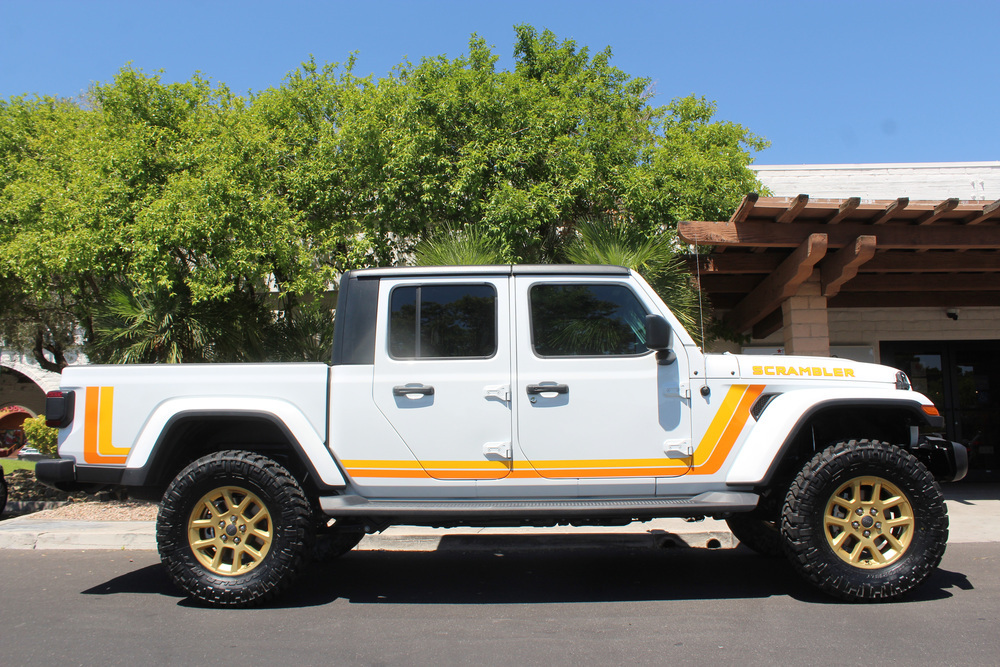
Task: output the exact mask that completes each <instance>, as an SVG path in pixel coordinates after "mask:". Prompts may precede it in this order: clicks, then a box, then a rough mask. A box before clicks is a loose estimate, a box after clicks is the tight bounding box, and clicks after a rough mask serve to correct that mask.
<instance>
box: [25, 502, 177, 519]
mask: <svg viewBox="0 0 1000 667" xmlns="http://www.w3.org/2000/svg"><path fill="white" fill-rule="evenodd" d="M159 508H160V506H159V505H158V504H156V503H147V502H141V501H138V500H119V501H106V502H96V501H95V502H82V503H69V504H68V505H63V506H62V507H57V508H55V509H51V510H43V511H41V512H35V513H34V514H32V515H31V516H32V517H34V518H36V519H59V520H64V521H155V520H156V512H157V510H159Z"/></svg>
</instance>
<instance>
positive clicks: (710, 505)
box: [319, 491, 758, 519]
mask: <svg viewBox="0 0 1000 667" xmlns="http://www.w3.org/2000/svg"><path fill="white" fill-rule="evenodd" d="M757 499H758V496H757V494H756V493H746V492H740V491H708V492H706V493H702V494H699V495H697V496H685V497H683V498H677V497H664V498H581V499H577V500H544V499H535V500H507V499H503V500H499V499H498V500H468V499H462V500H370V499H368V498H364V497H362V496H358V495H353V494H348V495H343V496H323V497H321V498H320V499H319V504H320V507H321V508H322V509H323V511H324V512H325V513H326V514H328V515H330V516H334V517H348V516H363V517H395V518H400V519H404V518H411V519H415V518H420V519H426V518H429V517H440V518H452V519H471V518H475V517H482V518H494V519H496V518H503V517H613V516H630V517H633V518H659V517H685V516H701V515H707V514H721V513H725V512H749V511H750V510H752V509H753V508H755V507H756V506H757Z"/></svg>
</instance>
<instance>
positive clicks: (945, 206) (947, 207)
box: [917, 197, 961, 225]
mask: <svg viewBox="0 0 1000 667" xmlns="http://www.w3.org/2000/svg"><path fill="white" fill-rule="evenodd" d="M959 201H961V200H960V199H959V198H958V197H952V198H951V199H945V200H944V201H943V202H941V203H940V204H938V205H937V206H935V207H934V210H933V211H930V212H929V213H924V214H923V215H922V216H920V217H919V218H917V224H918V225H929V224H931V223H933V222H935V221H936V220H937V219H938V218H940V217H941V216H943V215H944V214H945V213H947V212H948V211H951V210H952V209H954V208H955V207H956V206H958V202H959Z"/></svg>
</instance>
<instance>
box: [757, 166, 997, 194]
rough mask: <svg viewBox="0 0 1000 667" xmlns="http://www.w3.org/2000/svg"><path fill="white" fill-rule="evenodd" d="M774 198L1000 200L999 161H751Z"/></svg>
mask: <svg viewBox="0 0 1000 667" xmlns="http://www.w3.org/2000/svg"><path fill="white" fill-rule="evenodd" d="M751 168H752V169H754V170H755V171H756V172H757V177H758V178H759V179H760V180H761V182H762V183H763V184H764V185H766V186H767V187H768V188H769V189H770V190H771V192H772V194H773V195H774V196H775V197H794V196H796V195H799V194H807V195H809V196H810V197H812V198H814V199H819V198H843V199H846V198H847V197H861V198H862V199H896V198H897V197H909V198H910V199H912V200H920V199H937V200H942V199H948V198H950V197H958V198H959V199H971V200H979V201H995V200H997V199H1000V161H998V162H925V163H912V164H799V165H753V166H752V167H751Z"/></svg>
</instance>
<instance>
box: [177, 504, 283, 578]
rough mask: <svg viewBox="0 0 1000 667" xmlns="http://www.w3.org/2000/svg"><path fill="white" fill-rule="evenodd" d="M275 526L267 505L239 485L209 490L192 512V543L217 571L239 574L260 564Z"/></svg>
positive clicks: (197, 554) (204, 562)
mask: <svg viewBox="0 0 1000 667" xmlns="http://www.w3.org/2000/svg"><path fill="white" fill-rule="evenodd" d="M273 540H274V527H273V523H272V521H271V514H270V513H269V512H268V511H267V507H265V506H264V503H263V502H261V500H260V498H258V497H257V496H256V495H255V494H253V493H251V492H250V491H247V490H246V489H243V488H240V487H238V486H223V487H219V488H217V489H214V490H212V491H209V492H208V493H206V494H205V495H204V496H202V498H201V500H199V501H198V502H197V503H196V504H195V506H194V509H193V510H192V511H191V518H190V519H189V520H188V543H189V544H190V545H191V551H193V552H194V555H195V558H197V559H198V562H199V563H201V564H202V565H203V566H205V568H206V569H207V570H209V571H210V572H212V573H213V574H218V575H222V576H235V575H238V574H245V573H247V572H249V571H250V570H252V569H254V568H255V567H257V566H258V565H260V563H261V561H263V560H264V558H265V557H266V556H267V552H268V551H270V550H271V543H272V541H273Z"/></svg>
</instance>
